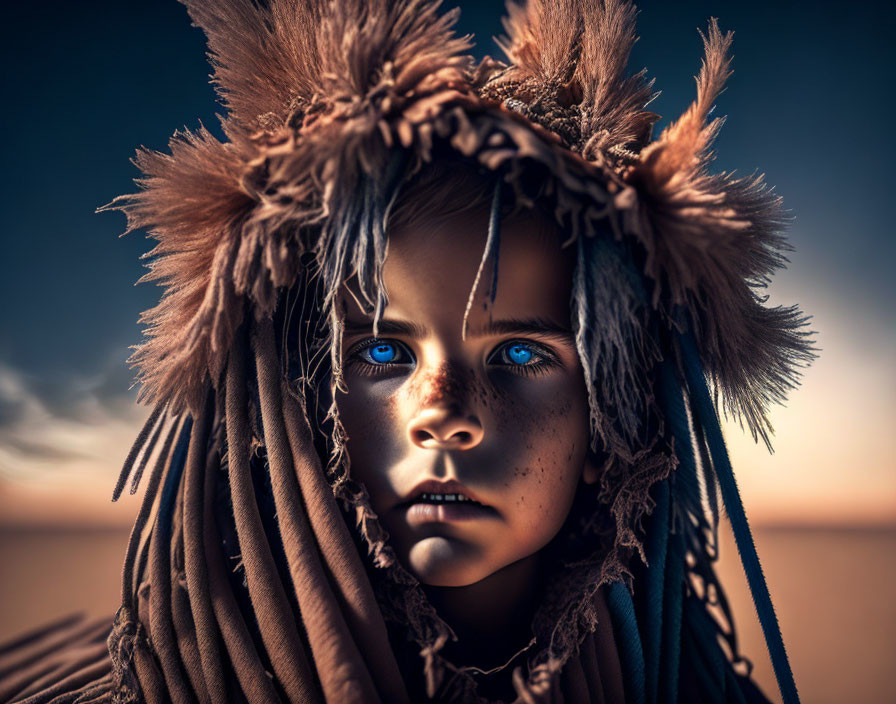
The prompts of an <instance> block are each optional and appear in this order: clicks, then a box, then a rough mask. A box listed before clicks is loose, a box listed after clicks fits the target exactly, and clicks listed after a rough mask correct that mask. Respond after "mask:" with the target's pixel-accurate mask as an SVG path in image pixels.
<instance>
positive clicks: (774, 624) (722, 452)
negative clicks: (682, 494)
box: [677, 333, 799, 704]
mask: <svg viewBox="0 0 896 704" xmlns="http://www.w3.org/2000/svg"><path fill="white" fill-rule="evenodd" d="M677 341H678V348H679V350H680V352H681V359H682V364H683V366H684V372H685V377H686V379H687V383H688V388H689V389H690V393H691V395H692V397H693V398H694V400H695V404H694V405H695V409H696V411H697V418H696V422H697V423H699V424H700V425H701V426H702V427H703V430H704V432H705V433H706V440H707V443H708V445H709V451H710V455H711V458H712V465H713V468H714V469H715V472H716V475H717V476H718V480H719V484H720V486H721V490H722V501H723V503H724V505H725V511H726V512H727V514H728V518H729V520H730V521H731V528H732V530H733V532H734V540H735V543H736V544H737V550H738V552H739V553H740V557H741V563H742V564H743V568H744V572H745V573H746V576H747V583H748V584H749V586H750V593H751V594H752V596H753V603H754V604H755V606H756V613H757V614H758V616H759V623H760V625H761V626H762V632H763V634H764V635H765V642H766V645H767V646H768V651H769V655H770V656H771V661H772V667H773V668H774V671H775V678H776V679H777V681H778V687H779V688H780V690H781V696H782V698H783V700H784V704H798V702H799V694H798V693H797V690H796V683H795V682H794V679H793V672H792V671H791V669H790V662H789V661H788V659H787V651H786V650H785V648H784V640H783V638H782V637H781V629H780V627H779V626H778V619H777V616H776V615H775V609H774V607H773V606H772V600H771V595H770V594H769V591H768V585H767V584H766V581H765V576H764V575H763V573H762V565H761V564H760V563H759V555H758V554H757V553H756V546H755V544H754V543H753V536H752V534H751V532H750V525H749V523H748V522H747V516H746V513H745V512H744V507H743V503H742V502H741V499H740V493H739V491H738V489H737V483H736V481H735V479H734V471H733V469H732V468H731V461H730V460H729V458H728V450H727V449H726V447H725V439H724V437H723V436H722V428H721V426H720V425H719V418H718V415H717V414H716V410H715V406H714V405H713V402H712V398H711V396H710V394H709V387H708V386H707V384H706V377H705V376H704V374H703V368H702V366H701V365H700V358H699V355H698V353H697V346H696V343H695V342H694V338H693V335H692V334H691V333H686V334H681V333H680V334H678V335H677Z"/></svg>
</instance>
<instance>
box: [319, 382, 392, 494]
mask: <svg viewBox="0 0 896 704" xmlns="http://www.w3.org/2000/svg"><path fill="white" fill-rule="evenodd" d="M352 381H354V382H356V383H349V392H348V393H347V394H343V393H340V394H338V395H337V397H336V408H337V410H338V412H339V417H340V420H341V421H342V425H343V427H344V429H345V433H346V435H347V436H348V443H347V448H348V454H349V458H350V460H351V474H352V476H353V477H354V478H355V479H357V480H359V481H362V482H364V483H365V484H366V485H367V488H368V490H369V491H370V494H371V498H375V497H376V496H378V495H380V494H381V493H382V491H383V489H384V487H385V485H386V477H385V475H384V473H383V472H382V471H380V469H379V468H381V467H384V466H388V464H389V462H392V461H394V460H395V459H397V458H398V457H399V456H400V453H401V447H400V442H401V439H402V438H403V437H404V432H405V431H406V424H405V423H403V422H402V419H401V415H400V409H399V407H398V404H397V403H396V401H395V393H394V388H392V387H393V385H392V384H390V383H388V382H380V383H378V384H370V383H364V381H363V380H360V379H358V380H352Z"/></svg>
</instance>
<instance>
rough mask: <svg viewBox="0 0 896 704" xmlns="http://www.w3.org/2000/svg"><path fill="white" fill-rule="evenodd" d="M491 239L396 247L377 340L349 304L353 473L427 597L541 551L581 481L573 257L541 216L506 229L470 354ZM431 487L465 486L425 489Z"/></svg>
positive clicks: (467, 233) (480, 215)
mask: <svg viewBox="0 0 896 704" xmlns="http://www.w3.org/2000/svg"><path fill="white" fill-rule="evenodd" d="M486 232H487V214H486V213H485V212H477V213H473V214H470V213H465V214H462V215H456V216H453V217H450V218H447V219H442V220H437V221H432V222H427V223H424V225H423V226H420V225H417V226H415V227H414V228H413V231H397V232H393V233H390V236H389V255H388V258H387V260H386V264H385V268H384V272H383V275H384V281H385V286H386V291H387V293H388V296H389V304H388V306H387V308H386V310H385V314H384V316H383V320H382V321H381V323H380V329H379V337H377V338H374V337H373V336H372V320H371V318H370V317H369V316H367V315H365V314H364V313H363V312H362V311H361V309H360V308H359V307H358V305H357V304H356V303H355V300H354V297H353V296H352V295H350V293H349V292H348V291H346V290H344V291H343V292H342V297H341V305H342V306H343V310H344V311H345V323H346V331H345V340H344V347H343V359H344V360H345V380H346V385H347V388H348V393H346V394H339V395H338V396H337V405H338V409H339V412H340V415H341V417H342V421H343V423H344V426H345V429H346V431H347V434H348V438H349V440H348V453H349V457H350V459H351V470H350V471H351V473H352V475H353V477H354V478H355V479H357V480H360V481H362V482H363V483H364V484H365V486H366V487H367V489H368V491H369V492H370V496H371V501H372V504H373V508H374V510H375V511H376V513H377V514H378V515H379V517H380V520H381V521H382V523H383V525H384V526H385V528H386V529H387V530H388V531H389V534H390V542H391V544H392V545H393V547H394V548H395V550H396V552H397V555H398V557H399V560H401V562H402V564H404V565H405V566H406V567H407V568H408V569H409V570H410V571H411V572H412V573H413V574H414V575H415V576H416V577H417V578H418V579H419V580H420V581H421V582H423V583H424V584H428V585H433V586H465V585H469V584H473V583H474V582H477V581H479V580H481V579H484V578H485V577H488V576H489V575H491V574H493V573H494V572H496V571H498V570H499V569H501V568H503V567H505V566H507V565H510V564H512V563H514V562H516V561H518V560H521V559H523V558H525V557H528V556H530V555H533V554H534V553H536V552H537V551H538V550H540V549H541V548H542V547H544V546H545V545H546V544H547V543H548V542H549V541H550V540H551V539H552V538H553V537H554V536H555V535H556V534H557V532H558V531H559V530H560V528H561V526H562V525H563V522H564V520H565V519H566V517H567V515H568V513H569V510H570V507H571V505H572V502H573V498H574V495H575V492H576V487H577V485H578V483H579V481H580V479H581V478H582V477H583V469H584V468H585V467H586V456H587V447H588V405H587V399H586V395H585V384H584V379H583V374H582V368H581V365H580V363H579V358H578V355H577V353H576V349H575V343H574V340H573V336H572V333H571V332H570V317H569V299H570V282H571V279H572V272H573V266H574V261H573V255H572V253H571V252H569V251H568V250H561V248H560V245H559V236H558V234H557V232H556V230H554V229H553V228H552V227H551V226H550V225H548V223H547V222H545V221H543V220H542V219H541V218H539V217H536V216H535V215H534V214H527V215H525V216H518V217H515V218H511V219H508V220H507V221H506V222H504V223H503V224H502V228H501V245H500V253H499V261H500V270H499V274H498V288H497V298H496V300H495V302H494V304H493V305H492V306H489V305H488V292H489V291H490V289H491V283H492V282H491V276H490V272H491V270H492V266H491V263H489V264H488V265H487V266H486V274H484V275H483V277H482V281H481V282H480V285H479V289H478V292H477V297H476V300H475V302H474V305H473V307H472V310H471V314H470V318H469V324H468V332H467V336H466V339H463V338H462V324H463V317H464V310H465V308H466V305H467V299H468V297H469V293H470V289H471V287H472V283H473V280H474V278H475V275H476V270H477V268H478V265H479V261H480V258H481V256H482V251H483V247H484V245H485V238H486ZM584 478H585V480H586V481H594V479H595V476H594V470H593V468H591V467H590V466H588V468H587V470H586V471H585V473H584ZM427 480H434V481H436V482H440V483H441V482H452V481H453V482H456V484H454V485H447V484H446V485H443V486H441V487H439V486H435V487H432V486H431V487H428V488H427V487H423V489H421V487H420V483H421V482H424V481H427ZM457 494H463V496H462V497H458V496H457ZM466 498H469V499H475V501H476V502H478V504H480V505H476V504H473V503H472V502H470V501H466V500H465V499H466ZM483 505H484V506H483Z"/></svg>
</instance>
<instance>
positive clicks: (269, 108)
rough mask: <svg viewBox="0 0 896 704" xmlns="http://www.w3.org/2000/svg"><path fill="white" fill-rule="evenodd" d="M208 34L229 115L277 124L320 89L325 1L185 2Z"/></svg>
mask: <svg viewBox="0 0 896 704" xmlns="http://www.w3.org/2000/svg"><path fill="white" fill-rule="evenodd" d="M181 1H182V2H183V3H184V5H186V6H187V10H188V11H189V13H190V17H191V19H192V20H193V22H194V23H195V24H197V25H199V26H200V27H201V28H202V29H203V30H204V31H205V34H206V36H207V38H208V54H209V60H210V61H211V63H212V66H213V67H214V69H215V73H214V83H215V85H216V86H217V89H218V94H219V95H220V96H221V99H222V100H223V102H224V104H225V105H226V106H227V108H228V111H229V113H230V117H231V118H232V119H234V120H236V121H237V122H239V123H242V124H244V125H247V126H252V127H255V126H258V124H259V122H261V123H262V124H264V123H275V124H276V123H278V122H281V123H282V121H283V120H284V118H285V117H286V115H287V114H288V113H289V112H290V111H291V110H292V109H293V108H294V107H295V106H296V105H297V104H299V105H301V104H307V103H308V102H309V101H310V100H311V98H312V97H313V96H314V94H315V93H317V92H318V91H319V90H320V89H321V85H320V72H321V56H320V55H321V51H320V48H319V46H318V41H319V40H318V33H319V29H318V28H319V25H320V22H321V14H322V12H323V10H324V6H325V5H326V4H327V3H326V0H278V1H277V2H271V3H263V4H261V3H258V2H256V1H255V0H216V1H215V2H208V1H207V0H181Z"/></svg>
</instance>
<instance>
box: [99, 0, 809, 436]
mask: <svg viewBox="0 0 896 704" xmlns="http://www.w3.org/2000/svg"><path fill="white" fill-rule="evenodd" d="M185 4H186V5H187V7H188V9H189V11H190V15H191V17H192V18H193V20H194V21H195V22H196V24H198V25H199V26H200V27H202V28H203V29H204V30H205V32H206V34H207V36H208V43H209V56H210V59H211V61H212V64H213V66H214V70H215V73H214V82H215V84H216V86H217V90H218V93H219V95H220V97H221V99H222V101H223V103H224V105H225V106H226V108H227V114H226V116H225V117H223V118H222V128H223V131H224V133H225V134H226V136H227V140H226V141H224V142H221V141H219V140H218V139H216V138H215V137H214V136H213V135H212V134H211V133H210V132H209V131H207V130H206V129H204V128H203V129H200V130H199V131H197V132H184V133H179V134H177V135H175V137H174V138H173V139H172V141H171V144H170V149H171V153H170V154H162V153H157V152H151V151H145V150H144V151H141V152H140V153H139V154H138V157H137V164H138V166H139V167H140V168H141V169H142V171H143V172H144V174H145V176H144V178H143V179H142V180H141V181H140V182H139V183H140V185H141V188H142V190H141V192H139V193H137V194H135V195H130V196H123V197H121V198H118V199H116V200H115V201H114V202H113V203H112V204H110V206H107V207H108V208H113V209H120V210H123V211H125V212H126V213H127V215H128V227H129V230H133V229H138V228H145V229H146V230H147V231H148V232H149V233H150V234H151V235H152V236H153V237H154V238H156V239H157V240H158V245H157V246H156V247H155V248H154V249H153V250H152V251H151V252H149V253H148V254H147V257H148V258H149V259H150V273H149V274H147V275H146V277H144V278H145V279H146V280H153V281H158V282H161V283H163V284H164V286H165V287H166V292H165V295H164V296H163V299H162V301H161V302H160V304H159V305H158V306H157V307H155V308H154V309H152V310H150V311H148V312H147V313H146V314H145V315H144V317H143V321H144V322H145V323H146V324H147V328H146V337H147V339H146V341H145V342H144V343H143V344H142V345H141V346H140V347H138V349H137V351H136V354H135V355H134V357H133V362H134V364H136V365H137V366H138V368H139V380H140V382H141V384H142V392H141V399H142V400H143V401H144V402H146V403H150V404H167V405H169V407H170V408H171V410H173V411H180V410H183V409H185V408H190V409H193V410H195V409H196V408H198V406H199V405H200V404H201V399H202V397H203V394H204V391H205V390H206V389H207V388H208V387H209V385H217V384H219V383H220V379H221V374H222V370H223V368H224V362H225V360H226V357H227V353H228V350H229V349H230V346H231V344H232V341H233V337H234V333H235V330H236V329H237V327H238V326H239V324H240V322H241V320H242V318H243V316H244V315H251V316H254V317H255V318H256V319H261V318H264V317H266V316H270V315H271V314H272V312H273V310H274V308H275V306H276V302H277V300H278V291H281V290H283V289H288V288H289V287H290V286H292V285H293V284H294V283H295V281H296V277H297V275H298V273H299V269H300V268H301V267H302V264H300V261H302V255H303V254H304V253H309V252H310V253H314V254H315V255H316V258H317V261H318V262H323V260H324V259H325V257H326V254H327V253H328V252H330V250H331V249H332V248H333V247H334V246H335V244H336V242H337V241H338V235H339V229H340V228H344V227H350V226H352V225H353V224H355V223H352V222H351V218H352V213H346V212H345V211H346V210H347V208H346V204H347V203H348V202H350V200H351V194H352V193H353V192H354V191H355V190H356V189H357V187H358V185H359V183H360V182H361V181H362V180H364V179H369V178H373V177H374V176H375V175H378V174H383V173H386V171H387V169H386V163H387V160H388V158H389V153H390V150H394V149H395V148H401V149H403V150H405V151H406V153H407V155H408V157H409V162H410V163H409V166H408V167H407V170H408V172H413V171H414V170H415V169H416V168H417V167H419V165H420V163H422V162H425V161H427V160H429V159H430V158H431V156H432V150H433V148H434V145H436V144H439V145H449V146H450V148H451V149H453V150H456V151H457V152H459V153H460V154H461V155H463V156H464V157H467V158H470V159H474V160H476V161H478V163H480V164H481V165H482V166H484V167H486V168H488V169H491V170H499V169H501V170H502V172H503V173H504V178H505V179H506V180H507V181H508V182H509V183H510V184H512V185H513V186H514V189H515V191H516V196H517V197H522V198H524V199H525V197H526V194H525V188H524V186H523V185H522V184H521V183H520V181H519V180H517V179H516V178H515V174H517V173H518V172H519V171H520V170H521V169H522V168H524V167H525V168H529V169H531V168H533V166H534V165H537V166H539V167H541V169H542V171H543V173H544V174H545V177H546V178H547V177H549V180H550V181H551V184H552V185H551V187H550V191H551V193H550V194H549V195H550V197H551V198H552V199H553V201H554V206H555V211H556V216H557V219H558V221H559V222H560V223H561V225H563V226H564V227H565V228H566V229H567V230H568V231H569V233H570V237H571V238H575V237H590V236H593V235H594V234H595V233H596V232H597V231H598V230H599V229H600V223H604V224H606V222H610V223H611V224H612V227H613V231H614V233H615V237H616V238H617V239H620V240H622V239H626V240H630V241H631V242H632V243H633V245H634V246H635V247H636V248H637V249H638V250H639V251H640V252H642V253H643V264H642V269H643V274H644V275H645V277H646V280H647V282H648V285H649V287H650V290H649V291H648V292H647V295H648V298H649V305H650V306H651V307H652V308H653V309H654V310H655V311H657V312H658V313H659V315H660V317H661V319H662V320H663V321H665V324H666V325H668V326H676V325H681V324H682V321H685V320H687V321H689V322H690V324H691V325H692V326H693V328H694V332H695V335H696V338H697V344H698V349H699V354H700V358H701V360H702V361H703V363H704V366H705V369H706V370H707V372H708V373H709V375H710V377H711V379H712V381H713V382H714V384H715V387H716V389H717V391H718V392H719V393H720V394H721V396H722V399H723V402H724V406H725V408H726V410H727V411H730V412H732V413H734V414H735V415H736V416H738V417H740V418H741V419H742V420H744V421H745V422H746V423H747V424H748V425H749V427H750V428H751V430H752V431H753V433H754V435H758V436H761V437H762V438H763V439H765V440H766V441H768V433H769V431H770V426H769V424H768V420H767V417H766V410H767V408H768V405H769V404H770V403H772V402H779V401H782V400H783V399H784V395H785V393H786V392H787V390H788V389H790V388H791V387H792V386H793V385H794V381H795V378H796V372H797V367H798V366H799V365H800V364H801V363H803V362H806V361H807V360H808V359H809V357H810V353H809V342H808V339H807V334H806V332H805V330H804V325H805V319H804V318H803V316H801V315H800V313H799V312H798V310H797V309H796V308H769V307H767V306H765V305H763V304H764V300H765V299H764V298H763V297H762V296H761V289H762V287H763V286H764V285H765V284H766V283H767V282H768V280H769V277H770V275H771V274H772V272H773V271H774V270H775V269H777V268H778V267H780V266H782V265H783V264H784V262H785V261H786V260H785V258H784V255H783V254H784V252H785V251H786V250H787V245H786V243H785V241H784V239H783V237H782V228H783V226H784V225H785V222H786V218H785V215H784V212H783V210H782V208H781V203H780V199H779V198H778V197H777V196H775V195H774V194H773V193H772V192H771V190H770V189H768V188H767V187H766V186H765V184H764V183H763V182H762V179H761V177H759V176H748V177H735V176H733V175H732V174H727V173H722V174H712V173H710V172H709V164H710V161H711V158H712V153H711V144H712V140H713V138H714V137H715V135H716V134H717V132H718V130H719V128H720V127H721V125H722V120H721V119H719V118H716V119H713V120H708V115H709V113H710V110H711V108H712V106H713V103H714V101H715V99H716V97H717V96H718V94H719V93H720V91H721V90H722V88H723V85H724V83H725V80H726V78H727V77H728V76H729V74H730V69H729V63H730V59H729V58H728V50H729V47H730V44H731V39H732V35H731V33H728V34H722V33H721V32H720V31H719V28H718V26H717V24H716V22H715V21H714V20H713V21H712V22H711V23H710V26H709V29H708V32H707V33H706V35H705V36H703V41H704V45H705V51H706V55H705V58H704V61H703V66H702V67H701V70H700V74H699V76H698V78H697V96H696V99H695V101H694V103H693V104H692V105H691V106H690V107H689V108H688V110H687V111H686V112H685V113H684V114H683V115H682V116H681V117H680V118H679V119H678V120H676V121H675V122H673V123H672V124H670V125H669V127H667V128H666V129H665V130H664V131H663V132H662V134H660V135H659V137H657V138H656V139H654V140H651V137H650V135H651V127H652V125H653V123H654V122H655V121H656V120H657V119H658V115H656V114H654V113H652V112H650V111H648V110H647V109H646V105H647V104H648V103H649V102H650V101H651V99H652V97H653V93H652V92H651V86H652V82H648V81H647V80H646V79H645V74H644V71H642V72H640V73H637V74H635V75H627V74H626V65H627V62H628V56H629V51H630V49H631V47H632V45H633V43H634V41H635V34H634V19H635V14H636V11H635V9H634V7H633V6H632V5H631V4H629V3H628V2H624V1H623V0H558V1H556V2H547V1H545V0H533V1H532V2H529V3H528V4H527V5H526V7H525V8H521V7H518V6H515V5H512V4H511V5H510V6H509V8H508V9H509V16H508V17H507V18H506V19H505V27H506V30H507V37H506V38H505V39H504V40H503V41H502V42H501V47H502V49H503V50H504V52H505V54H506V55H507V59H508V63H502V62H499V61H494V60H491V59H490V58H486V59H484V60H483V61H481V62H480V63H478V64H476V63H474V62H473V60H472V58H471V57H469V56H468V55H467V54H466V53H465V52H466V51H467V50H468V49H469V47H470V43H469V41H468V38H467V37H456V36H454V34H453V33H452V31H451V27H452V24H453V22H454V21H455V19H456V16H457V15H456V13H454V12H452V13H448V14H446V15H443V16H440V15H439V14H438V13H437V5H438V3H434V2H430V1H428V0H399V1H397V2H395V1H393V0H345V1H344V2H332V3H331V2H325V1H324V0H272V1H271V2H270V3H267V4H265V5H263V6H258V5H256V3H254V2H250V0H219V1H218V2H213V3H209V2H193V1H192V0H186V2H185ZM383 253H384V248H383V247H382V234H380V235H379V236H373V237H371V238H369V241H363V242H359V243H357V245H356V246H355V247H354V249H353V251H345V252H342V253H340V256H337V257H335V258H333V257H331V258H330V262H331V263H330V266H331V268H330V269H329V270H326V271H324V274H325V275H326V276H327V278H328V279H329V280H330V281H331V283H332V282H333V281H335V280H337V279H340V278H341V277H344V276H345V275H346V274H347V273H349V272H351V271H353V272H356V273H358V275H359V280H360V283H361V285H362V290H363V291H364V292H365V294H366V297H367V302H368V304H369V305H370V306H371V308H373V307H375V306H376V305H377V304H378V297H379V296H380V295H381V293H380V292H379V290H378V287H379V280H378V268H379V266H380V265H381V264H382V258H383ZM379 303H380V304H381V303H382V301H379ZM636 337H637V335H636ZM630 356H631V355H630V353H627V352H626V351H625V349H624V346H623V345H622V343H621V341H618V340H611V341H610V342H609V343H607V349H605V350H602V354H600V355H598V356H597V357H596V358H595V362H598V361H599V362H603V361H605V360H607V359H609V360H611V361H612V360H615V363H616V364H617V365H618V368H619V371H620V373H619V374H617V378H618V379H619V380H620V381H619V384H618V388H609V389H607V393H608V395H609V397H610V399H611V400H613V401H617V402H618V403H620V404H624V403H625V399H626V397H627V395H630V393H631V392H627V391H626V390H625V388H623V387H624V385H625V384H626V383H628V385H629V386H631V384H630V383H629V382H630V380H631V378H632V377H633V376H636V374H635V373H634V372H633V371H632V368H633V367H634V366H636V360H633V359H630ZM591 371H593V370H591Z"/></svg>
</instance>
